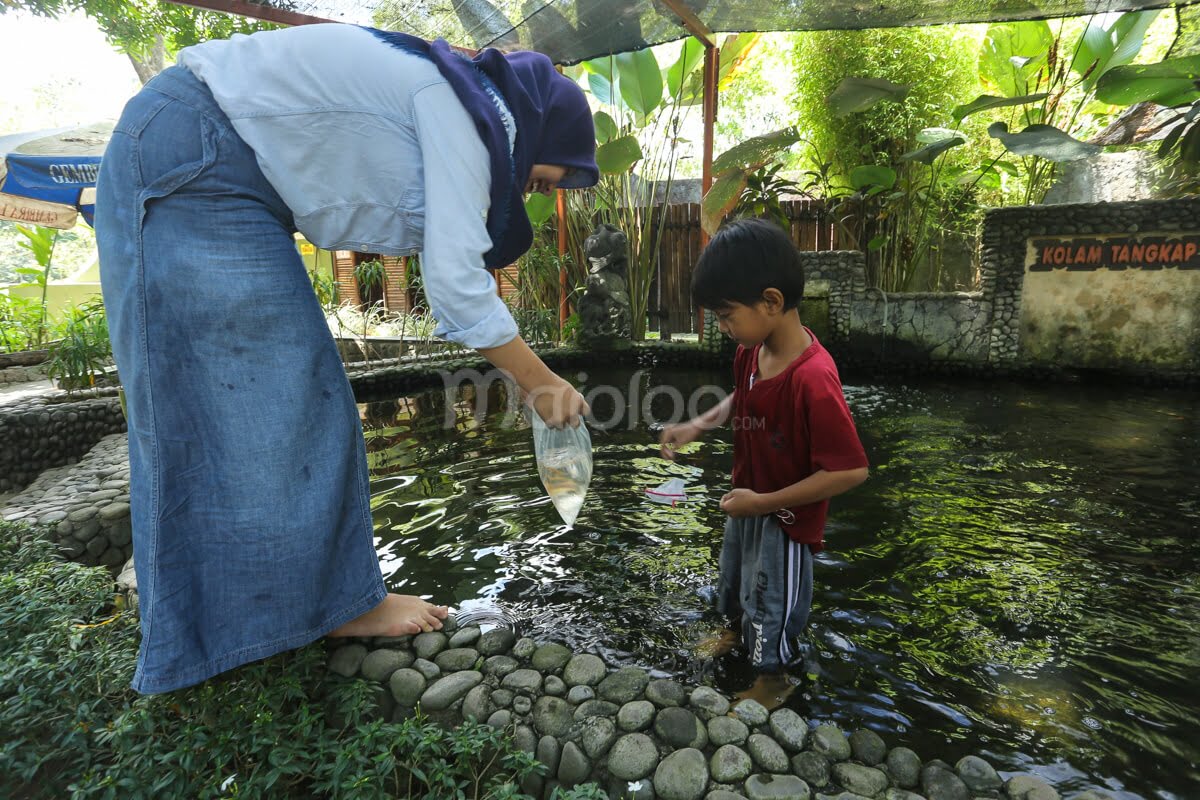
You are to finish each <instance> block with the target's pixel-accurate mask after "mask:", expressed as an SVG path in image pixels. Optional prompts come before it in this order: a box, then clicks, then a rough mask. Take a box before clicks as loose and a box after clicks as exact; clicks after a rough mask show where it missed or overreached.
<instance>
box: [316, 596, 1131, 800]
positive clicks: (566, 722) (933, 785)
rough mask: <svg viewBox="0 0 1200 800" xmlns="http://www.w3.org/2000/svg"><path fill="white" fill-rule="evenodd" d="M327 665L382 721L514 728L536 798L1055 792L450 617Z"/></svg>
mask: <svg viewBox="0 0 1200 800" xmlns="http://www.w3.org/2000/svg"><path fill="white" fill-rule="evenodd" d="M329 669H330V671H331V672H334V673H336V674H339V675H343V676H345V677H347V678H351V677H356V678H361V679H363V680H366V681H369V682H371V683H372V684H373V688H374V696H375V699H376V711H377V713H378V714H379V715H380V716H382V717H384V718H387V719H392V720H402V719H406V718H408V717H410V716H412V715H413V714H414V713H415V711H416V710H417V709H418V708H419V709H420V711H421V713H422V714H424V715H425V716H427V717H428V718H430V719H432V720H433V721H435V722H437V723H439V724H441V725H444V726H446V727H453V726H456V725H458V724H461V723H462V722H463V721H465V720H474V721H477V722H480V723H485V724H487V725H491V726H493V727H496V728H502V729H506V730H510V731H512V733H513V739H514V741H515V743H516V745H517V746H518V747H519V748H521V749H522V750H524V751H525V752H527V753H529V754H530V755H532V756H533V757H535V758H536V759H537V760H538V761H540V762H541V763H542V764H543V765H545V777H542V776H537V775H535V776H532V777H531V778H529V779H527V780H526V781H525V782H524V783H522V785H521V789H522V790H523V791H525V792H526V793H528V794H531V795H532V796H533V797H535V798H547V799H548V798H552V797H553V796H554V795H555V792H556V790H557V789H558V788H560V787H561V788H570V787H573V786H576V785H579V784H582V783H589V782H594V783H596V784H598V785H599V786H600V787H601V788H602V790H604V791H605V792H606V796H607V797H609V798H613V800H617V798H621V799H622V800H654V798H660V799H661V800H811V799H812V798H814V797H815V798H818V800H819V798H829V800H838V799H843V798H844V800H851V798H857V799H858V800H868V799H869V798H879V800H926V798H928V799H929V800H968V798H981V799H982V798H989V799H990V800H1001V799H1003V800H1033V799H1034V798H1044V800H1058V798H1059V794H1058V792H1057V791H1055V790H1054V789H1053V788H1052V787H1050V786H1049V785H1048V784H1046V783H1045V782H1044V781H1042V780H1040V779H1039V778H1036V777H1033V776H1030V775H1015V776H1012V777H1009V778H1008V779H1007V780H1006V779H1005V778H1003V777H1001V775H1000V774H999V773H998V772H997V771H996V769H995V768H994V767H993V766H992V765H991V764H989V763H988V762H987V761H985V760H984V759H982V758H980V757H978V756H974V755H969V756H965V757H963V758H961V759H959V760H958V761H957V762H955V763H954V764H953V765H951V764H949V763H947V762H946V761H942V760H940V759H936V758H935V759H932V760H929V761H922V760H921V758H920V757H919V756H918V755H917V754H916V753H915V752H914V751H912V750H911V749H909V748H907V747H890V748H889V747H888V745H887V743H886V742H884V740H883V739H882V738H881V737H880V736H879V735H878V734H877V733H875V732H874V731H871V730H869V729H866V728H862V729H859V730H855V731H852V732H847V731H843V730H842V729H840V728H839V727H838V726H837V725H834V724H831V723H820V722H819V721H817V720H806V719H805V718H803V717H802V716H800V715H799V714H797V713H796V712H795V711H793V710H791V709H789V708H779V709H776V710H775V711H773V712H772V711H768V709H767V708H765V707H764V706H763V705H761V704H760V703H758V702H756V701H754V700H742V701H740V702H739V701H735V700H734V699H732V698H730V697H727V696H725V695H724V694H722V693H721V692H719V691H717V690H715V689H713V688H711V687H708V686H688V685H685V684H683V683H680V682H677V681H675V680H671V679H669V678H654V677H652V676H651V675H650V673H649V672H648V671H646V670H644V669H640V668H638V667H622V668H620V669H615V670H614V669H611V668H610V667H609V666H608V665H607V664H605V662H604V660H603V659H601V658H600V657H599V656H597V655H594V654H591V653H574V652H572V651H571V650H569V649H568V648H566V647H564V646H563V645H561V644H557V643H554V642H543V643H538V642H535V641H533V640H532V639H528V638H518V636H517V634H516V633H515V632H513V631H512V630H509V629H508V628H493V629H491V630H488V631H483V630H481V629H480V628H479V627H475V626H471V625H466V626H463V627H459V626H458V625H457V624H456V622H455V620H454V618H453V617H451V618H450V619H448V620H446V624H445V626H444V628H443V630H441V631H433V632H430V633H422V634H418V635H416V636H399V637H391V638H384V639H364V640H360V641H358V642H351V643H345V644H339V645H337V646H335V648H334V649H333V650H332V651H331V653H330V656H329ZM1075 800H1111V797H1110V796H1109V795H1107V794H1106V793H1104V792H1096V791H1087V792H1082V793H1079V794H1076V795H1075Z"/></svg>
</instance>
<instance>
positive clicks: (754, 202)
mask: <svg viewBox="0 0 1200 800" xmlns="http://www.w3.org/2000/svg"><path fill="white" fill-rule="evenodd" d="M782 166H783V164H782V162H781V163H778V164H775V165H774V166H770V167H768V166H765V165H764V166H762V167H760V168H759V169H757V170H755V171H754V172H752V173H750V175H748V176H747V177H746V188H744V189H742V193H741V195H740V196H739V197H738V200H737V205H735V206H734V207H733V211H732V212H731V213H732V215H733V216H735V217H739V216H749V217H762V218H764V219H771V220H774V221H775V223H776V224H778V225H779V227H781V228H783V229H784V230H787V229H788V227H789V225H790V221H789V220H788V217H787V214H784V213H783V207H782V206H781V205H780V203H779V200H780V198H781V197H782V196H783V195H784V194H787V193H788V192H795V191H798V190H799V188H800V187H799V186H798V184H797V183H796V182H795V181H791V180H788V179H787V178H781V177H779V175H778V174H777V173H778V172H779V168H780V167H782Z"/></svg>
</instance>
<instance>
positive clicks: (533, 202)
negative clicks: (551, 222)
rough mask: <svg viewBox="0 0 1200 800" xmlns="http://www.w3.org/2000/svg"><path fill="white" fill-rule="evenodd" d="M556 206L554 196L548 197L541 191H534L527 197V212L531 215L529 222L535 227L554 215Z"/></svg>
mask: <svg viewBox="0 0 1200 800" xmlns="http://www.w3.org/2000/svg"><path fill="white" fill-rule="evenodd" d="M554 207H555V203H554V197H553V196H551V197H547V196H546V195H544V194H542V193H541V192H534V193H533V194H531V195H529V197H527V198H525V213H526V214H528V215H529V224H530V225H532V226H533V227H534V228H537V227H539V226H540V225H541V224H542V223H544V222H545V221H546V220H548V219H550V217H552V216H554V210H555V208H554Z"/></svg>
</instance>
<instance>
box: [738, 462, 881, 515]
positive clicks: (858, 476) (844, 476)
mask: <svg viewBox="0 0 1200 800" xmlns="http://www.w3.org/2000/svg"><path fill="white" fill-rule="evenodd" d="M867 474H868V470H867V468H866V467H859V468H857V469H843V470H838V471H837V472H827V471H825V470H818V471H817V472H814V473H813V474H812V475H809V476H808V477H807V478H805V479H803V480H800V481H796V482H795V483H793V484H792V485H791V486H785V487H784V488H782V489H779V490H778V491H774V492H764V493H762V494H760V493H758V492H755V491H752V490H750V489H734V490H733V491H732V492H729V493H728V494H726V495H725V496H724V497H722V498H721V509H722V510H723V511H724V512H725V513H726V514H728V515H729V516H731V517H750V516H754V517H759V516H762V515H764V514H772V513H774V512H776V511H781V510H783V509H785V508H794V507H795V506H806V505H809V504H811V503H819V502H821V501H822V500H828V499H829V498H831V497H836V496H837V495H839V494H841V493H842V492H848V491H850V490H851V489H853V488H854V487H855V486H858V485H859V484H860V483H862V482H863V481H865V480H866V479H867Z"/></svg>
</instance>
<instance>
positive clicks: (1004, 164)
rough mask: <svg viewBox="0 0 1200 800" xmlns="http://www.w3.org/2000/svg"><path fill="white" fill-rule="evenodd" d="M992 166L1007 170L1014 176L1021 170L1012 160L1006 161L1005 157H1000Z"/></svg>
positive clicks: (1002, 170)
mask: <svg viewBox="0 0 1200 800" xmlns="http://www.w3.org/2000/svg"><path fill="white" fill-rule="evenodd" d="M992 166H993V167H994V168H996V169H998V170H999V171H1001V172H1007V173H1008V174H1009V175H1012V176H1014V177H1015V176H1016V175H1017V174H1018V173H1019V170H1018V169H1017V165H1016V164H1014V163H1012V162H1011V161H1005V160H1004V159H1000V160H999V161H997V162H996V163H995V164H993V165H992Z"/></svg>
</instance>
